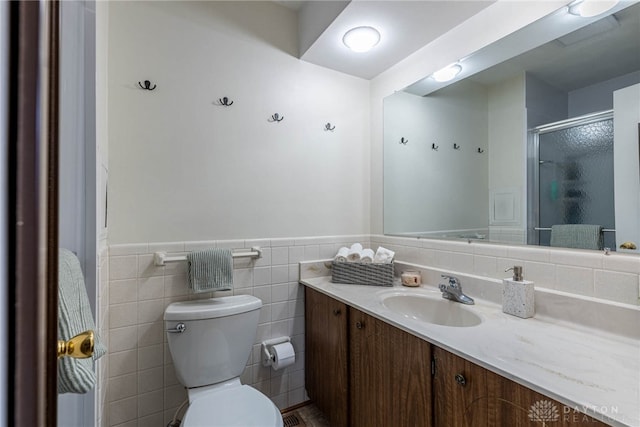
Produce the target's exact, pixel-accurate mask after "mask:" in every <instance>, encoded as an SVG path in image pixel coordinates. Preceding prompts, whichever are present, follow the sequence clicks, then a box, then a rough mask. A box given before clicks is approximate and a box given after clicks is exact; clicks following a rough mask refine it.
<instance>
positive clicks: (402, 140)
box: [400, 136, 409, 145]
mask: <svg viewBox="0 0 640 427" xmlns="http://www.w3.org/2000/svg"><path fill="white" fill-rule="evenodd" d="M407 142H409V140H408V139H405V138H404V136H403V137H402V138H400V144H402V145H407Z"/></svg>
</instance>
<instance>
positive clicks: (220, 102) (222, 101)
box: [218, 96, 233, 107]
mask: <svg viewBox="0 0 640 427" xmlns="http://www.w3.org/2000/svg"><path fill="white" fill-rule="evenodd" d="M218 105H224V106H225V107H230V106H232V105H233V101H231V102H229V98H227V97H226V96H223V97H222V98H218Z"/></svg>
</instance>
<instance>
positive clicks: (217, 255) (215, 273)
mask: <svg viewBox="0 0 640 427" xmlns="http://www.w3.org/2000/svg"><path fill="white" fill-rule="evenodd" d="M187 261H188V263H189V287H190V288H191V289H192V290H193V291H194V292H210V291H228V290H230V289H233V258H232V257H231V250H229V249H218V248H216V249H205V250H203V251H196V252H191V253H190V254H188V255H187Z"/></svg>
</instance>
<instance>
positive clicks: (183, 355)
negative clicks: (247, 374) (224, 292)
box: [164, 295, 283, 427]
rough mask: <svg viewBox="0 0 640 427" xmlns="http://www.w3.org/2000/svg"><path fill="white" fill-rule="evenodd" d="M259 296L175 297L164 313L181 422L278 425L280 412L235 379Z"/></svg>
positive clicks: (192, 426)
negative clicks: (179, 389)
mask: <svg viewBox="0 0 640 427" xmlns="http://www.w3.org/2000/svg"><path fill="white" fill-rule="evenodd" d="M260 307H262V301H260V300H259V299H258V298H256V297H253V296H250V295H237V296H231V297H221V298H210V299H205V300H195V301H185V302H176V303H173V304H170V305H169V306H168V307H167V309H166V310H165V313H164V320H165V329H166V331H167V338H168V342H169V350H170V351H171V356H172V358H173V363H174V366H175V370H176V375H177V377H178V380H179V381H180V382H181V383H182V384H183V385H184V386H185V387H186V388H187V393H188V395H189V407H188V408H187V412H186V414H185V416H184V418H183V420H182V424H181V426H183V427H234V426H237V427H282V425H283V421H282V415H281V414H280V411H279V410H278V408H277V407H276V406H275V405H274V404H273V402H272V401H271V400H270V399H269V398H268V397H267V396H265V395H264V394H262V393H260V392H259V391H258V390H256V389H254V388H252V387H250V386H247V385H242V384H241V383H240V374H242V371H243V370H244V368H245V366H246V364H247V360H248V359H249V355H250V354H251V349H252V346H253V344H254V341H255V336H256V330H257V328H258V318H259V311H260Z"/></svg>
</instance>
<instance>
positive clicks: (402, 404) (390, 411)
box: [349, 308, 432, 427]
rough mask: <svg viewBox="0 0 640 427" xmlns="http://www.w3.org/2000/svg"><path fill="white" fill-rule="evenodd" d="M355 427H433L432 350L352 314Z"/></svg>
mask: <svg viewBox="0 0 640 427" xmlns="http://www.w3.org/2000/svg"><path fill="white" fill-rule="evenodd" d="M349 343H350V344H349V351H350V356H349V360H350V365H349V366H350V397H351V408H350V412H351V416H350V417H351V424H350V425H351V426H352V427H360V426H361V427H375V426H379V427H389V426H394V427H402V426H407V427H419V426H431V425H432V412H431V371H430V360H431V346H430V344H429V343H427V342H426V341H423V340H422V339H420V338H417V337H414V336H413V335H411V334H408V333H406V332H404V331H402V330H400V329H398V328H396V327H394V326H391V325H389V324H387V323H385V322H383V321H380V320H378V319H376V318H374V317H372V316H369V315H367V314H365V313H363V312H361V311H359V310H356V309H354V308H349Z"/></svg>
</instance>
